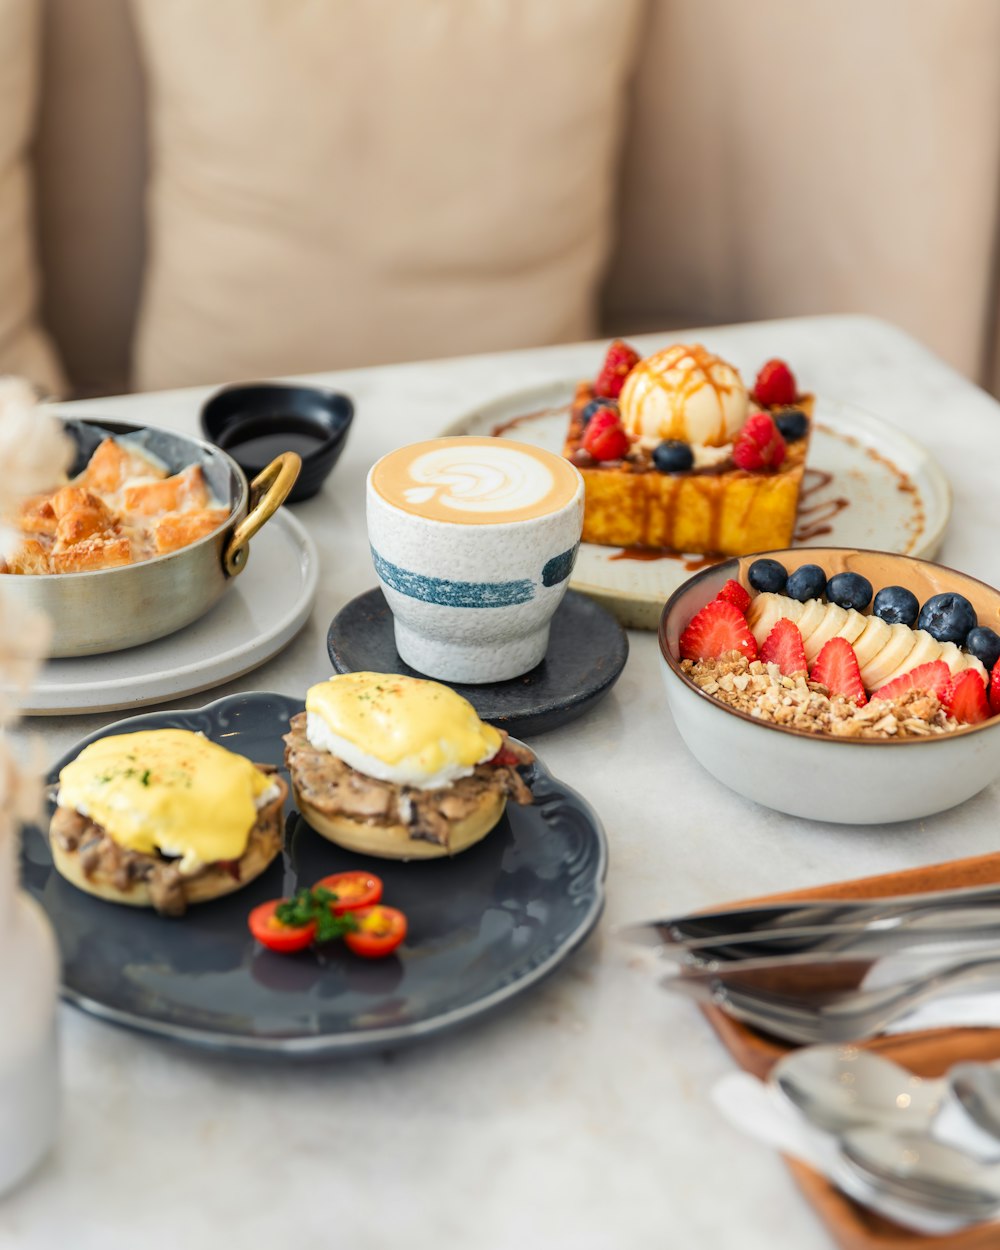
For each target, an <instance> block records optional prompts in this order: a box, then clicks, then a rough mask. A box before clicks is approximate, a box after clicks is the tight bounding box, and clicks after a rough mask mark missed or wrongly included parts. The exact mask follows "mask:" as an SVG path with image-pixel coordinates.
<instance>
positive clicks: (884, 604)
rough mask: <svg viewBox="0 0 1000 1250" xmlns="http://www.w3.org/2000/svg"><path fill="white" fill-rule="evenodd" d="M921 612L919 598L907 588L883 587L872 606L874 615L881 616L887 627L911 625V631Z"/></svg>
mask: <svg viewBox="0 0 1000 1250" xmlns="http://www.w3.org/2000/svg"><path fill="white" fill-rule="evenodd" d="M919 611H920V604H919V603H918V602H917V596H916V595H915V594H914V593H913V592H912V591H910V590H907V589H906V587H905V586H883V588H882V589H881V590H880V591H879V592H878V594H877V595H876V596H875V602H874V603H873V604H872V615H873V616H880V617H881V618H882V620H883V621H885V623H886V624H887V625H909V626H910V628H911V629H912V628H913V626H914V625H916V623H917V613H918V612H919Z"/></svg>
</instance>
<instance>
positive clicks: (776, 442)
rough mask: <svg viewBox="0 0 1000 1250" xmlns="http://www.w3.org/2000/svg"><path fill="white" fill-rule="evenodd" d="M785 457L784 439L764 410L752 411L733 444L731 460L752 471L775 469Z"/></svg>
mask: <svg viewBox="0 0 1000 1250" xmlns="http://www.w3.org/2000/svg"><path fill="white" fill-rule="evenodd" d="M784 458H785V440H784V439H783V438H782V437H781V435H780V434H779V433H778V427H777V426H776V425H775V424H774V422H773V421H772V420H771V418H770V417H769V416H768V414H767V413H766V412H754V413H752V414H751V415H750V416H749V417H747V419H746V423H745V424H744V426H743V429H742V430H740V432H739V434H738V435H737V436H736V442H735V443H734V444H733V460H734V462H735V463H736V464H737V465H738V466H739V467H740V468H741V469H746V470H747V471H748V472H750V473H752V472H753V471H754V470H755V469H776V468H777V467H778V466H779V465H780V464H781V462H782V461H783V460H784Z"/></svg>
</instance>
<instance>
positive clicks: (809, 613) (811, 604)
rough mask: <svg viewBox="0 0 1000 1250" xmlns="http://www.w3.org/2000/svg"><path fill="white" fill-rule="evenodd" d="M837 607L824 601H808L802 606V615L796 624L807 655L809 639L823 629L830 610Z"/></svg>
mask: <svg viewBox="0 0 1000 1250" xmlns="http://www.w3.org/2000/svg"><path fill="white" fill-rule="evenodd" d="M833 606H835V605H833V604H828V603H824V602H823V600H822V599H807V600H806V601H805V603H804V604H803V605H802V615H801V616H800V617H799V619H798V620H797V621H796V622H795V624H796V625H798V627H799V633H800V634H801V635H802V641H803V642H804V643H805V644H806V655H807V656H808V654H809V639H810V638H812V636H813V634H814V633H815V632H816V630H817V629H820V628H822V625H823V622H824V621H825V620H826V617H827V613H828V612H829V611H830V608H831V607H833Z"/></svg>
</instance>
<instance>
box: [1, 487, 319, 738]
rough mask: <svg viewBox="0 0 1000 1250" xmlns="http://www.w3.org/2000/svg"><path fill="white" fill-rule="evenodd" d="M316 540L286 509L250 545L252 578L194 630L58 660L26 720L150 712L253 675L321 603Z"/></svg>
mask: <svg viewBox="0 0 1000 1250" xmlns="http://www.w3.org/2000/svg"><path fill="white" fill-rule="evenodd" d="M318 576H319V559H318V557H317V555H316V547H315V545H314V544H313V541H312V539H311V538H310V537H309V535H308V534H307V533H306V531H305V530H304V529H303V528H302V526H301V525H300V524H299V522H298V521H296V520H295V518H294V517H293V516H292V515H291V514H290V513H289V512H288V511H287V509H284V508H282V509H281V510H280V511H279V512H277V513H275V515H274V517H273V518H272V519H271V520H270V521H269V522H268V523H267V525H265V526H264V528H263V529H262V530H261V531H260V533H259V534H258V535H257V537H256V538H255V539H254V540H253V542H252V543H251V546H250V560H249V562H248V564H247V567H246V571H245V572H244V573H241V574H240V576H239V577H238V578H237V579H236V584H235V585H234V586H233V587H232V588H231V589H230V590H228V591H226V593H225V595H224V596H223V597H222V599H221V600H220V601H219V603H217V604H216V605H215V607H214V608H213V609H212V610H211V612H209V613H207V615H205V616H203V617H201V618H199V619H198V620H197V621H194V622H192V624H190V625H188V626H187V628H186V629H182V630H179V631H178V632H177V633H176V634H169V635H168V636H167V637H166V638H159V639H157V641H156V642H150V643H147V644H146V645H145V646H143V647H131V648H129V650H127V651H115V652H112V653H111V654H109V655H89V656H81V657H79V658H77V659H71V660H50V661H49V662H48V664H46V665H45V667H44V668H43V669H42V672H41V673H40V675H39V677H38V680H37V681H36V682H35V685H34V688H33V689H32V690H31V691H30V692H29V694H27V695H26V696H25V698H24V701H23V703H22V710H23V712H24V714H25V715H26V716H62V715H66V714H71V713H79V712H108V711H112V710H114V709H118V708H136V707H143V706H145V705H146V704H149V703H162V702H163V701H164V700H165V699H179V698H181V697H182V696H184V695H188V694H194V693H195V692H196V691H199V690H209V689H211V688H212V687H213V686H219V685H221V684H222V683H223V682H225V681H229V680H231V679H232V678H233V677H239V676H240V675H241V674H243V673H248V672H250V670H251V669H254V668H257V667H258V665H261V664H263V663H264V661H265V660H269V659H270V658H271V656H273V655H277V653H278V652H279V651H280V650H281V649H282V648H283V647H285V646H287V645H288V643H289V642H291V640H292V639H293V638H294V637H295V635H296V634H297V633H298V632H299V630H300V629H301V628H302V626H303V625H304V624H305V623H306V621H307V620H308V618H309V613H310V612H311V611H312V606H313V602H314V600H315V598H316V585H317V580H318Z"/></svg>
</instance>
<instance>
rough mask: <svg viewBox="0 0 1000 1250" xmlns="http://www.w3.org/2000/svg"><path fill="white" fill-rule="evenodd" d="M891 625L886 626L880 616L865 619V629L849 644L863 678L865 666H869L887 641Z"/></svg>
mask: <svg viewBox="0 0 1000 1250" xmlns="http://www.w3.org/2000/svg"><path fill="white" fill-rule="evenodd" d="M891 630H892V626H891V625H887V624H886V622H885V621H883V620H882V618H881V617H880V616H868V617H865V627H864V629H863V630H862V632H861V633H860V634H859V635H858V637H857V638H856V639H855V640H854V642H853V643H852V644H851V645H852V646H853V647H854V654H855V655H856V656H857V657H858V667H859V668H860V669H861V674H862V677H863V676H864V671H865V665H866V664H870V663H871V662H872V660H874V659H875V657H876V656H877V655H878V653H879V652H880V651H881V650H882V648H883V647H884V646H885V645H886V643H887V642H888V641H889V634H890V632H891Z"/></svg>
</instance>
